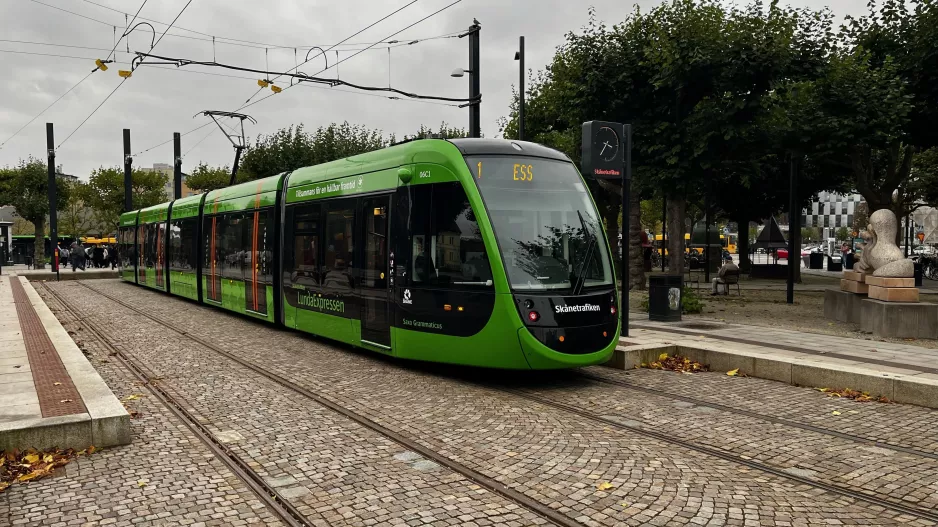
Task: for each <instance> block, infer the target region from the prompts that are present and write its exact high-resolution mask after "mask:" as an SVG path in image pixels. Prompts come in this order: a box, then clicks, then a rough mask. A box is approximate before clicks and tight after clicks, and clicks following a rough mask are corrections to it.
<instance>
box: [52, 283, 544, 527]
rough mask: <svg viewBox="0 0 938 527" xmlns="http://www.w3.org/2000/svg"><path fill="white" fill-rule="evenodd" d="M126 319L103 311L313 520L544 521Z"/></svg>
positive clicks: (196, 410)
mask: <svg viewBox="0 0 938 527" xmlns="http://www.w3.org/2000/svg"><path fill="white" fill-rule="evenodd" d="M57 289H58V291H59V292H60V293H61V294H62V296H63V297H64V298H65V300H66V301H68V302H69V303H70V304H71V305H72V307H73V308H76V309H79V310H80V311H82V315H83V316H87V315H88V314H90V313H92V312H94V313H97V312H101V311H102V306H101V305H100V304H99V305H97V306H95V308H94V309H93V310H87V311H86V310H85V306H86V305H87V302H84V303H82V304H79V303H80V302H81V301H82V298H87V295H88V293H89V291H88V290H87V289H84V288H80V287H78V286H74V287H68V286H61V287H58V288H57ZM124 319H126V320H131V319H132V318H130V317H126V315H122V314H119V313H118V314H117V316H108V317H107V318H105V317H102V319H101V321H103V320H110V321H112V323H114V325H116V326H118V327H121V331H115V332H114V333H113V334H111V335H109V338H111V339H113V341H116V345H117V346H118V347H119V348H120V349H121V350H122V351H125V353H129V354H130V355H131V356H132V358H133V360H135V361H139V362H141V363H143V364H145V365H146V367H147V369H148V370H149V371H151V372H152V374H153V376H155V377H156V378H158V379H159V383H160V385H161V387H163V388H164V389H166V390H167V391H170V392H171V393H172V394H173V397H174V399H176V400H177V401H178V402H180V403H182V404H183V405H185V406H186V409H187V410H188V411H190V412H191V413H192V414H193V415H195V416H196V418H197V419H199V421H200V422H201V423H202V424H205V425H208V427H209V428H210V429H211V431H212V433H213V434H214V435H215V436H216V437H218V438H220V439H222V440H223V441H225V442H227V446H228V447H229V448H231V449H232V451H234V452H235V453H236V454H237V455H238V456H240V457H241V458H242V459H245V460H246V461H247V462H248V464H249V465H250V466H251V468H252V469H253V470H255V471H256V472H257V473H258V474H259V475H260V476H261V477H263V478H264V479H265V481H267V483H268V484H270V485H271V486H272V487H275V488H277V490H278V492H279V493H280V494H281V495H282V496H284V497H285V498H288V499H290V501H291V503H293V505H294V506H295V507H296V508H297V509H298V510H299V512H300V513H302V514H303V515H304V516H306V517H307V518H310V519H311V520H314V521H315V520H320V521H321V522H322V524H323V525H333V526H341V525H349V526H351V525H376V524H379V523H380V524H383V525H477V526H484V525H507V526H513V527H520V526H521V525H538V524H543V523H544V521H543V520H541V519H540V518H538V517H537V516H535V515H533V514H532V513H530V512H528V511H526V510H524V509H521V508H520V507H519V506H518V505H516V504H514V503H512V502H509V501H507V500H506V499H504V498H502V497H500V496H498V495H495V494H493V493H492V492H490V491H488V490H484V489H481V488H480V487H479V486H478V485H476V484H474V483H473V482H472V481H470V480H468V479H467V478H465V477H464V476H462V475H460V474H457V473H454V472H452V471H451V470H449V469H445V468H444V467H441V466H439V465H437V464H436V463H434V462H432V461H430V460H427V459H424V458H422V457H421V456H419V455H417V454H416V453H414V452H410V451H407V450H405V449H404V448H403V447H401V446H400V445H398V444H397V443H394V442H392V441H390V440H388V439H386V438H385V437H383V436H381V435H378V434H377V433H375V432H371V431H370V430H367V429H365V428H363V427H361V426H359V425H357V424H356V423H354V422H351V421H349V420H348V419H346V418H344V417H340V416H338V415H336V414H334V413H332V412H331V411H328V410H326V409H324V408H322V407H319V406H317V405H316V404H313V403H311V402H310V401H308V400H304V399H303V398H301V397H298V396H297V395H296V394H295V393H294V392H292V391H290V390H288V389H286V388H284V387H281V386H280V385H278V384H276V383H274V382H272V381H269V380H266V379H264V378H263V377H259V376H258V375H257V374H255V373H254V372H251V371H250V370H247V369H245V368H242V367H239V366H237V365H236V364H234V363H232V362H231V361H230V360H229V359H227V358H225V357H223V356H221V355H219V354H217V353H215V352H213V351H210V350H206V349H205V348H203V347H202V346H200V345H198V344H196V343H194V342H192V341H190V340H188V339H184V338H183V339H180V338H178V335H176V334H173V333H170V334H167V332H166V331H164V330H163V329H162V328H159V327H153V325H152V324H151V325H150V326H149V327H130V326H129V325H123V324H120V322H121V321H122V320H124ZM99 327H103V326H99ZM112 327H113V326H112ZM141 342H144V343H146V344H145V345H143V346H141V345H140V343H141ZM207 372H211V375H207V374H206V373H207Z"/></svg>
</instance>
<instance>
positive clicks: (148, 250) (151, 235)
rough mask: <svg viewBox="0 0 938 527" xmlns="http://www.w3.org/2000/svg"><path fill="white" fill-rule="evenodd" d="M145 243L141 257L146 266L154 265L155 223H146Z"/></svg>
mask: <svg viewBox="0 0 938 527" xmlns="http://www.w3.org/2000/svg"><path fill="white" fill-rule="evenodd" d="M145 230H146V243H145V245H144V253H143V258H144V262H145V265H146V266H147V267H154V266H155V265H156V232H157V226H156V224H155V223H148V224H147V225H146V228H145Z"/></svg>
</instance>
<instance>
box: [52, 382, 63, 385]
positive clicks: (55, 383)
mask: <svg viewBox="0 0 938 527" xmlns="http://www.w3.org/2000/svg"><path fill="white" fill-rule="evenodd" d="M52 386H62V383H60V382H54V383H52Z"/></svg>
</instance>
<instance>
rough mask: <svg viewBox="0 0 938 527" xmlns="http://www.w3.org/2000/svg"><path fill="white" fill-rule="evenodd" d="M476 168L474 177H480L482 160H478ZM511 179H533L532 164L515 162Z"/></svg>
mask: <svg viewBox="0 0 938 527" xmlns="http://www.w3.org/2000/svg"><path fill="white" fill-rule="evenodd" d="M476 168H477V171H476V179H482V161H479V163H478V164H477V165H476ZM511 179H513V180H514V181H534V165H525V164H524V163H515V164H514V166H513V167H512V173H511Z"/></svg>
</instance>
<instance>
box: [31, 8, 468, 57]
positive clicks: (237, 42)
mask: <svg viewBox="0 0 938 527" xmlns="http://www.w3.org/2000/svg"><path fill="white" fill-rule="evenodd" d="M30 1H31V2H34V3H37V4H40V5H43V6H46V7H49V8H52V9H56V10H58V11H62V12H65V13H68V14H70V15H73V16H77V17H80V18H83V19H86V20H90V21H92V22H96V23H98V24H102V25H105V26H108V27H110V28H112V29H114V28H115V26H114V24H113V23H112V22H107V21H105V20H101V19H99V18H94V17H90V16H87V15H83V14H81V13H77V12H75V11H69V10H68V9H63V8H61V7H58V6H55V5H51V4H47V3H45V2H43V1H41V0H30ZM85 1H88V0H85ZM88 3H90V4H93V5H97V6H99V7H104V8H105V9H109V10H112V11H114V12H116V13H120V14H123V15H125V16H127V17H129V16H130V14H129V13H126V12H124V11H121V10H119V9H114V8H110V7H107V6H104V5H102V4H98V3H95V2H90V1H88ZM138 18H139V19H140V20H146V21H148V22H152V23H154V24H159V25H163V26H166V25H168V24H167V23H166V22H160V21H158V20H154V19H152V18H146V17H142V16H141V17H138ZM125 25H126V24H125ZM174 27H175V28H176V29H182V30H185V31H189V32H192V33H195V34H198V35H204V38H203V37H193V36H190V35H180V34H179V33H174V32H170V33H168V34H167V36H170V37H174V38H183V39H189V40H197V41H201V42H210V43H211V42H213V41H214V39H218V42H217V43H218V44H219V45H227V46H239V47H248V48H254V49H264V48H269V49H272V50H273V49H277V50H280V49H284V50H290V49H293V48H297V49H303V50H309V49H313V48H317V47H332V46H336V45H337V44H304V45H294V46H285V45H277V44H269V43H263V42H253V41H250V40H241V39H236V38H230V37H221V36H217V35H214V36H213V35H211V34H210V33H204V32H201V31H196V30H194V29H186V28H183V27H180V26H174ZM457 36H458V35H455V34H448V35H438V36H434V37H426V38H420V39H416V40H415V41H414V42H423V41H427V40H439V39H446V38H457ZM224 41H230V42H224ZM409 43H411V42H407V43H403V44H404V45H407V44H409ZM367 44H369V43H367V42H346V43H345V44H344V45H346V46H364V45H367ZM379 44H389V45H390V44H400V43H399V42H396V41H395V42H380V43H379ZM378 49H383V48H378ZM346 51H354V50H346ZM127 53H130V50H129V49H128V50H127Z"/></svg>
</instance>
